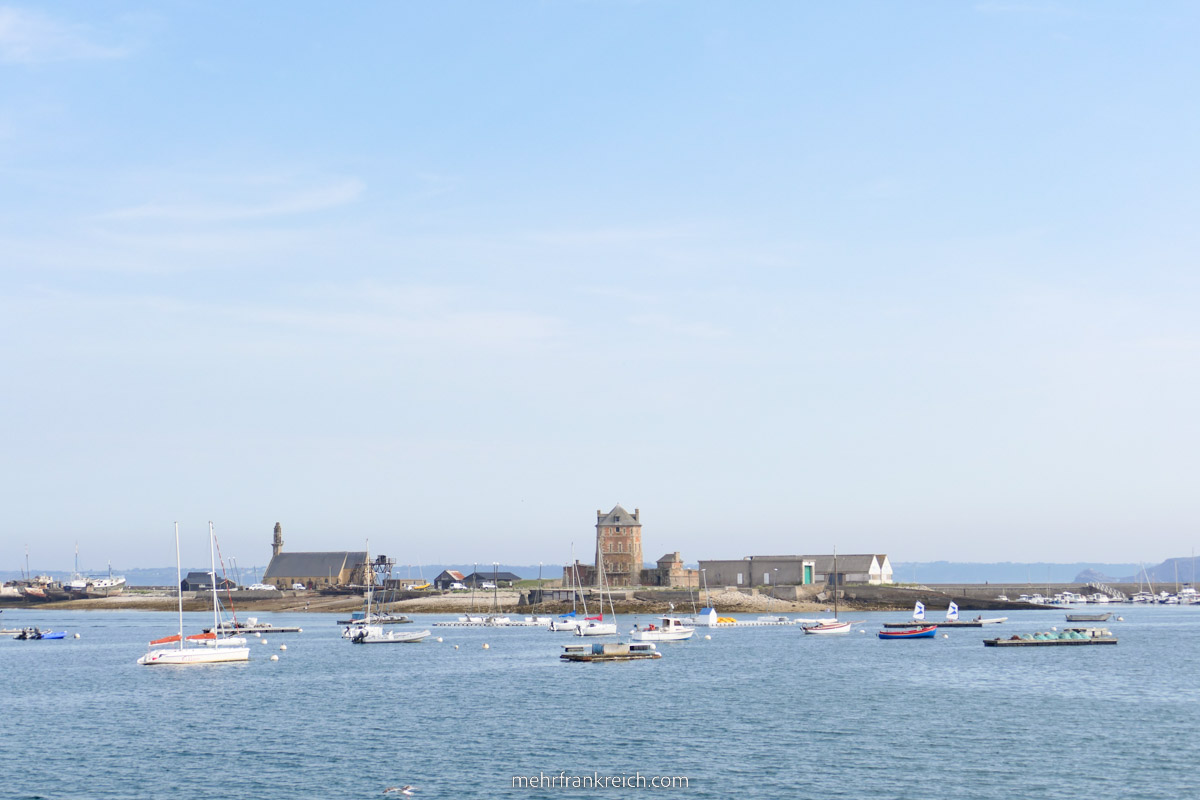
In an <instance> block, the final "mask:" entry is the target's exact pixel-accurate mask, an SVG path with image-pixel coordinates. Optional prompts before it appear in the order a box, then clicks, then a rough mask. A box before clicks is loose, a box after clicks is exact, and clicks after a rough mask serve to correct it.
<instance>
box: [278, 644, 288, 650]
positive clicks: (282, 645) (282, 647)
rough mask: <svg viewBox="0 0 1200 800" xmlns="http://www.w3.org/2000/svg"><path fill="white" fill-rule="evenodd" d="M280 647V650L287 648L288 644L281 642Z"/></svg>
mask: <svg viewBox="0 0 1200 800" xmlns="http://www.w3.org/2000/svg"><path fill="white" fill-rule="evenodd" d="M279 649H280V650H287V645H286V644H281V645H279Z"/></svg>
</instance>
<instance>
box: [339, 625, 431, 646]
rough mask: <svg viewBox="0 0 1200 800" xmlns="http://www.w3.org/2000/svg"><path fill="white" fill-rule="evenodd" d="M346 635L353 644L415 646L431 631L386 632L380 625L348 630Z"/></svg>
mask: <svg viewBox="0 0 1200 800" xmlns="http://www.w3.org/2000/svg"><path fill="white" fill-rule="evenodd" d="M346 633H348V634H349V636H345V635H344V634H343V636H344V638H348V639H349V640H350V643H351V644H413V643H415V642H419V641H421V640H422V639H424V638H425V637H427V636H429V631H404V632H403V633H401V632H400V631H396V630H392V629H390V628H389V629H388V630H386V631H385V630H384V629H383V627H382V626H380V625H361V626H359V627H357V628H347V629H346Z"/></svg>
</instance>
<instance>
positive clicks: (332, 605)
mask: <svg viewBox="0 0 1200 800" xmlns="http://www.w3.org/2000/svg"><path fill="white" fill-rule="evenodd" d="M973 589H978V590H984V589H985V587H983V586H979V587H963V586H956V587H953V588H952V589H950V590H949V591H939V590H938V589H935V588H930V587H898V586H847V587H845V588H844V589H842V591H841V594H840V596H839V600H838V603H839V606H840V607H841V608H843V609H846V610H858V611H909V610H911V609H912V607H913V604H914V603H915V602H916V601H918V600H920V601H921V602H922V603H924V604H925V606H926V608H927V609H929V610H931V611H933V610H936V609H944V608H946V606H947V605H949V603H950V601H952V600H953V601H954V602H956V603H957V604H958V606H959V608H960V609H961V610H962V611H964V612H965V611H972V610H976V611H982V610H1006V609H1008V610H1014V609H1020V608H1042V609H1049V608H1052V607H1051V606H1031V605H1029V604H1026V603H1015V602H1009V603H1006V602H1003V601H997V600H994V599H988V598H986V597H980V596H979V595H980V594H986V593H987V592H986V591H971V590H973ZM779 591H780V592H781V593H785V592H786V593H788V594H791V595H792V597H789V598H787V599H783V598H780V597H775V596H772V595H771V594H770V593H768V592H767V591H765V590H730V589H721V590H714V591H710V592H709V593H708V595H707V596H705V595H704V594H703V593H701V594H700V595H697V596H694V597H693V596H690V595H688V593H687V592H678V591H675V592H661V591H654V590H646V591H635V592H618V593H616V596H615V598H614V601H613V605H614V606H615V608H616V611H617V613H619V614H662V613H669V612H671V611H674V612H675V613H677V614H680V615H683V616H687V615H689V614H691V613H693V604H694V605H695V606H696V607H697V608H698V607H700V606H702V605H709V604H711V605H712V606H714V607H715V608H716V609H717V610H718V611H720V612H721V613H722V614H726V613H727V614H739V613H743V614H746V613H757V614H794V613H811V612H815V611H825V610H827V609H830V608H831V607H832V605H833V595H832V592H830V591H829V590H827V589H826V590H824V591H822V590H819V589H816V588H815V587H801V588H800V590H799V591H797V588H796V587H779ZM972 595H974V596H972ZM525 597H526V595H525V594H524V593H523V592H519V591H514V590H506V591H500V592H498V593H496V594H495V595H493V594H492V593H491V592H486V593H478V594H476V595H475V596H474V597H473V598H472V597H471V595H470V593H469V592H451V593H445V594H438V593H430V594H423V595H421V596H419V597H412V598H409V599H405V600H400V601H397V602H394V603H387V604H386V606H385V608H386V610H388V611H391V612H394V613H404V614H461V613H464V612H467V611H472V610H473V611H475V612H476V613H481V614H486V613H489V612H491V611H492V610H493V608H494V605H498V606H499V608H500V612H501V613H505V614H510V615H520V614H541V615H551V614H562V613H565V612H568V611H570V610H571V605H570V603H561V602H558V603H549V602H547V603H539V604H534V605H529V604H525V603H523V600H524V599H525ZM793 598H794V599H793ZM222 600H223V601H224V598H222ZM588 603H589V609H590V610H592V611H593V612H594V611H596V608H594V607H593V604H594V603H595V600H593V599H592V597H589V598H588ZM177 604H178V600H177V598H176V596H175V594H174V593H173V592H172V590H170V589H151V590H140V589H139V590H132V591H126V592H125V593H123V594H121V595H118V596H117V597H99V598H93V599H88V600H64V601H59V602H41V603H25V602H6V603H5V604H4V605H5V606H6V607H10V608H11V607H23V608H62V609H77V610H91V611H103V610H120V611H136V610H140V611H173V610H175V608H177V607H178V606H177ZM233 604H234V606H235V607H236V608H237V609H238V611H239V612H246V613H253V612H270V611H279V612H296V611H308V612H311V613H345V612H349V611H353V610H357V609H359V608H361V607H362V604H363V598H362V596H361V595H323V594H320V593H319V592H292V591H283V592H235V593H234V594H233ZM183 607H184V610H185V611H203V610H205V609H208V608H211V600H210V599H209V595H208V594H207V593H204V592H200V593H191V592H185V593H184V606H183ZM578 610H579V611H582V607H580V608H578ZM605 611H606V612H607V611H608V603H607V601H606V602H605Z"/></svg>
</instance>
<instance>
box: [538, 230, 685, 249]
mask: <svg viewBox="0 0 1200 800" xmlns="http://www.w3.org/2000/svg"><path fill="white" fill-rule="evenodd" d="M695 233H696V231H695V230H694V229H692V228H689V227H683V226H680V227H647V228H639V227H632V228H593V229H584V230H562V231H535V232H531V233H527V234H524V235H523V236H521V237H519V238H521V239H524V240H525V241H528V242H533V243H536V244H543V245H561V246H571V247H575V246H581V245H589V246H603V245H626V244H643V243H646V242H655V241H670V240H675V239H682V238H686V237H688V236H693V235H695Z"/></svg>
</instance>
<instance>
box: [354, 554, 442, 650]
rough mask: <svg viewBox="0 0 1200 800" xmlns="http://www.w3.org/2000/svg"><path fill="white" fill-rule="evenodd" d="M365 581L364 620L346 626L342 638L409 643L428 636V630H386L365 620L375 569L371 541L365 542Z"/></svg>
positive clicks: (371, 642) (369, 612) (368, 616)
mask: <svg viewBox="0 0 1200 800" xmlns="http://www.w3.org/2000/svg"><path fill="white" fill-rule="evenodd" d="M364 567H365V569H366V581H367V611H366V616H365V617H364V620H363V621H362V622H360V623H355V624H353V625H349V626H347V627H346V630H345V631H343V632H342V638H343V639H349V640H350V643H351V644H409V643H413V642H419V641H421V640H422V639H424V638H425V637H426V636H429V631H427V630H426V631H408V632H406V633H398V632H397V631H395V630H394V629H392V628H388V629H387V630H386V631H385V630H384V629H383V626H382V625H375V624H372V623H369V622H367V620H370V619H371V597H372V595H373V594H374V591H375V570H374V569H373V568H372V567H371V543H370V542H369V541H368V542H367V552H366V563H365V565H364Z"/></svg>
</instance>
